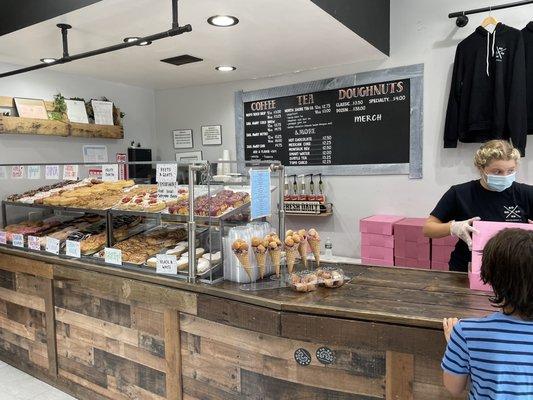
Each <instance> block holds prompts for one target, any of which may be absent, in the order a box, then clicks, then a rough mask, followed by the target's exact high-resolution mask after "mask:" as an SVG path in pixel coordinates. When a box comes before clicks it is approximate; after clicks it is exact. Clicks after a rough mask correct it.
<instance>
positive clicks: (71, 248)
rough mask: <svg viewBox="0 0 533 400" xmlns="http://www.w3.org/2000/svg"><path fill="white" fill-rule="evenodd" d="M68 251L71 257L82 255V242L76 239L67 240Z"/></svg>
mask: <svg viewBox="0 0 533 400" xmlns="http://www.w3.org/2000/svg"><path fill="white" fill-rule="evenodd" d="M66 247H67V250H66V253H67V256H69V257H76V258H80V257H81V250H80V242H78V241H76V240H67V241H66Z"/></svg>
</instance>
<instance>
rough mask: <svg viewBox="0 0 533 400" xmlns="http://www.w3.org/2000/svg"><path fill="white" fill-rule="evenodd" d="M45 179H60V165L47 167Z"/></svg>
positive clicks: (45, 168)
mask: <svg viewBox="0 0 533 400" xmlns="http://www.w3.org/2000/svg"><path fill="white" fill-rule="evenodd" d="M44 177H45V178H46V179H49V180H52V179H59V165H45V167H44Z"/></svg>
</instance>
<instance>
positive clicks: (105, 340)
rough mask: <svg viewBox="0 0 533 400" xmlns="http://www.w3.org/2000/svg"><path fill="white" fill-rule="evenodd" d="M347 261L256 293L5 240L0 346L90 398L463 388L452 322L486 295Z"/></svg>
mask: <svg viewBox="0 0 533 400" xmlns="http://www.w3.org/2000/svg"><path fill="white" fill-rule="evenodd" d="M343 268H344V269H345V270H346V271H347V272H348V273H349V274H350V275H352V276H354V278H353V280H352V281H351V282H350V283H349V284H346V285H345V286H343V287H341V288H339V289H335V290H332V289H319V290H318V291H316V292H313V293H308V294H297V293H294V292H291V291H290V290H289V289H287V288H285V289H276V290H265V291H257V292H245V291H241V290H239V288H238V285H237V284H234V283H230V282H224V283H223V284H221V285H217V286H209V285H203V284H197V285H189V284H187V283H185V282H182V281H176V280H173V279H169V278H166V277H161V276H152V275H146V274H142V273H138V272H132V271H127V270H121V269H116V268H112V267H106V266H99V265H94V264H90V263H83V262H80V261H74V260H72V261H71V260H65V259H61V258H58V257H53V256H46V255H39V254H36V253H32V254H30V253H26V252H24V251H19V250H12V249H8V248H2V249H0V358H1V359H2V360H4V361H6V362H8V363H10V364H12V365H14V366H16V367H17V368H20V369H22V370H24V371H26V372H28V373H31V374H33V375H34V376H36V377H38V378H39V379H42V380H44V381H46V382H49V383H51V384H53V385H55V386H57V387H59V388H61V389H63V390H65V391H67V392H69V393H71V394H73V395H74V396H76V397H77V398H80V399H90V400H93V399H94V400H101V399H119V400H125V399H139V400H145V399H154V400H162V399H188V400H204V399H215V400H237V399H238V400H245V399H257V400H259V399H262V400H270V399H271V400H280V399H291V400H298V399H305V400H310V399H311V400H318V399H336V400H355V399H357V400H371V399H397V400H409V399H424V400H426V399H431V400H435V399H449V398H451V397H450V396H448V395H447V393H446V391H445V389H444V388H443V386H442V384H441V370H440V359H441V357H442V353H443V350H444V346H445V341H444V337H443V335H442V330H441V320H442V318H443V317H448V316H457V317H459V318H464V317H472V316H481V315H485V314H488V313H489V312H491V310H492V308H491V307H490V305H489V302H488V298H487V296H485V295H483V294H481V293H475V292H471V291H470V290H469V289H468V288H467V286H468V285H467V278H466V276H464V275H461V274H455V273H442V272H432V271H421V270H408V269H392V268H381V267H365V266H358V265H354V266H343ZM317 353H318V354H320V355H322V356H324V357H318V355H317ZM331 356H333V357H331ZM296 358H298V360H299V362H297V360H296ZM302 364H303V365H302Z"/></svg>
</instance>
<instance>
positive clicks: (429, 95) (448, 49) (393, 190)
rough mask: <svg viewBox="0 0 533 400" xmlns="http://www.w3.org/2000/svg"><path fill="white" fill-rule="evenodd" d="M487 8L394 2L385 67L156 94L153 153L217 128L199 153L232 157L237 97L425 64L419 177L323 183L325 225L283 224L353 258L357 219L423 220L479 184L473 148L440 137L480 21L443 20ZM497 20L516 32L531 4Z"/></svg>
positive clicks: (422, 0)
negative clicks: (448, 194)
mask: <svg viewBox="0 0 533 400" xmlns="http://www.w3.org/2000/svg"><path fill="white" fill-rule="evenodd" d="M486 5H487V2H486V1H484V0H461V1H459V0H448V1H436V0H429V1H428V0H391V55H390V58H389V59H388V60H386V61H384V62H373V63H360V64H356V65H346V66H341V67H336V68H329V69H324V70H315V71H310V72H304V73H295V74H291V75H285V76H281V77H276V78H271V79H260V80H253V81H241V82H234V83H230V84H223V85H214V86H199V87H189V88H184V89H179V90H164V91H157V92H156V121H157V126H156V127H157V148H158V154H159V156H160V157H161V158H162V159H174V155H175V151H174V149H173V147H172V138H171V130H172V129H178V128H192V129H193V130H194V133H195V145H196V148H197V149H201V138H200V126H201V125H205V124H221V125H222V130H223V146H222V147H209V148H206V149H203V150H204V158H206V159H210V160H216V159H217V158H218V157H220V154H221V151H222V150H221V149H222V148H230V149H231V151H232V156H233V157H234V156H235V135H234V129H235V123H234V92H235V91H238V90H245V91H248V90H255V89H260V88H266V87H272V86H279V85H286V84H290V83H295V82H305V81H310V80H316V79H322V78H327V77H333V76H339V75H344V74H349V73H354V72H359V71H368V70H373V69H381V68H387V67H394V66H401V65H408V64H416V63H424V64H425V79H424V158H423V162H424V170H423V171H424V178H423V179H422V180H409V179H408V178H407V177H406V176H378V177H375V176H363V177H359V176H354V177H333V178H328V186H329V187H328V188H327V189H328V190H327V192H328V194H329V196H330V199H331V201H332V202H333V203H334V204H335V212H336V214H335V216H334V217H333V218H331V219H327V220H325V221H323V220H322V219H320V221H318V220H316V219H312V218H306V219H301V218H298V219H296V218H293V219H288V221H287V227H300V226H305V227H311V226H317V227H318V228H319V229H320V231H321V232H322V237H324V238H325V237H326V236H331V238H332V240H333V244H334V253H335V254H338V255H345V256H358V255H359V234H358V229H359V224H358V221H359V219H360V218H362V217H364V216H367V215H371V214H376V213H390V214H400V215H407V216H426V215H427V214H428V213H429V212H430V211H431V210H432V207H433V206H434V205H435V203H436V202H437V201H438V199H439V198H440V196H441V195H442V194H443V192H444V191H445V190H446V189H447V188H448V187H449V186H450V185H452V184H456V183H459V182H463V181H467V180H470V179H474V178H476V172H475V170H474V168H473V167H472V156H473V151H474V150H475V149H476V148H477V145H475V144H471V145H464V144H460V145H459V148H458V149H446V150H445V149H443V148H442V134H443V133H442V132H443V124H444V116H445V112H446V103H447V97H448V91H449V84H450V77H451V67H452V63H453V56H454V52H455V48H456V46H457V44H458V43H459V41H460V40H462V39H463V38H465V37H466V36H467V35H468V34H470V33H471V32H472V31H473V30H474V29H475V27H476V25H477V24H479V22H480V21H481V20H482V19H483V17H484V16H483V15H473V16H471V17H470V24H469V25H468V26H467V27H466V28H457V27H456V25H455V22H454V21H453V20H449V19H448V18H447V14H448V13H449V12H452V11H461V10H464V9H470V8H477V7H482V6H486ZM494 15H495V16H496V17H497V18H498V19H499V20H500V21H502V22H504V23H506V24H507V25H510V26H514V27H517V28H520V29H521V28H523V27H524V26H525V25H526V23H527V22H528V21H529V18H531V16H532V15H533V6H532V5H530V6H525V7H518V8H513V9H508V10H505V11H499V12H497V13H494ZM250 56H253V54H252V53H251V54H250ZM527 152H528V158H530V157H531V155H532V154H533V140H530V143H529V145H528V148H527ZM532 177H533V164H532V163H531V162H530V161H527V159H525V160H523V165H522V171H521V173H520V177H519V179H521V180H522V181H524V182H530V181H531V178H532Z"/></svg>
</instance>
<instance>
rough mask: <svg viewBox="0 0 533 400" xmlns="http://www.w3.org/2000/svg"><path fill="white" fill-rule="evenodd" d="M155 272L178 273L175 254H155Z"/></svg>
mask: <svg viewBox="0 0 533 400" xmlns="http://www.w3.org/2000/svg"><path fill="white" fill-rule="evenodd" d="M156 258H157V263H156V273H158V274H173V275H176V274H177V273H178V259H177V258H176V256H173V255H170V254H158V255H156Z"/></svg>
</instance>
